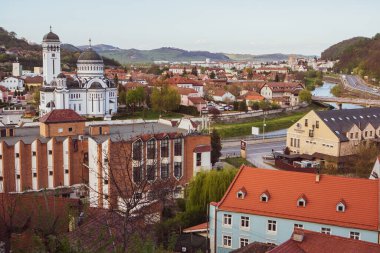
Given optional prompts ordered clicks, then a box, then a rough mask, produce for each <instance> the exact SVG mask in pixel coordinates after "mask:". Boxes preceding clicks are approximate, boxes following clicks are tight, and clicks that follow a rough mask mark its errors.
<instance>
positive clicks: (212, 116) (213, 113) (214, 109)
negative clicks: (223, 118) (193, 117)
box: [208, 107, 220, 121]
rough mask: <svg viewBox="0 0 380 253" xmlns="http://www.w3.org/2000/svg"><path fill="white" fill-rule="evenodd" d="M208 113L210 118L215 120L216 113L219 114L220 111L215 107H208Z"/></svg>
mask: <svg viewBox="0 0 380 253" xmlns="http://www.w3.org/2000/svg"><path fill="white" fill-rule="evenodd" d="M208 113H209V114H211V118H212V119H213V120H214V121H215V120H216V119H217V117H218V115H220V111H219V110H218V109H217V108H215V107H210V108H209V109H208Z"/></svg>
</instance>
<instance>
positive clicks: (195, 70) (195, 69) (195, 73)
mask: <svg viewBox="0 0 380 253" xmlns="http://www.w3.org/2000/svg"><path fill="white" fill-rule="evenodd" d="M191 74H192V75H194V76H198V70H197V67H196V66H194V67H193V68H192V69H191Z"/></svg>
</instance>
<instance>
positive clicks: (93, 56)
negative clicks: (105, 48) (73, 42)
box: [78, 47, 103, 61]
mask: <svg viewBox="0 0 380 253" xmlns="http://www.w3.org/2000/svg"><path fill="white" fill-rule="evenodd" d="M78 61H103V58H102V57H101V56H100V55H99V54H98V53H97V52H95V50H93V49H92V48H91V47H89V48H87V49H86V50H84V51H83V52H82V53H81V54H80V56H79V58H78Z"/></svg>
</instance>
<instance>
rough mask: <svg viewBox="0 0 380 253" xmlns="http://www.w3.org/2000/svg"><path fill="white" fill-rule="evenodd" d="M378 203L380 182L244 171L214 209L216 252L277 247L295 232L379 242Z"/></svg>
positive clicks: (212, 227)
mask: <svg viewBox="0 0 380 253" xmlns="http://www.w3.org/2000/svg"><path fill="white" fill-rule="evenodd" d="M378 200H379V180H370V179H361V178H360V179H359V178H347V177H339V176H330V175H319V174H309V173H299V172H289V171H279V170H267V169H257V168H251V167H247V166H242V168H241V169H240V170H239V172H238V174H237V175H236V176H235V178H234V180H233V182H232V183H231V185H230V187H229V188H228V190H227V192H226V193H225V195H224V197H223V198H222V199H221V200H220V201H219V202H218V203H216V202H212V203H211V204H210V211H209V214H210V217H209V225H210V226H209V229H210V234H209V235H210V246H211V252H218V253H225V252H230V251H232V250H234V249H238V248H241V247H244V246H246V245H248V244H249V243H252V242H262V243H271V244H276V245H278V244H281V243H283V242H285V241H287V240H288V239H289V238H290V237H291V235H292V233H293V231H294V228H302V229H307V230H311V231H315V232H320V233H325V234H329V235H337V236H342V237H346V238H353V239H356V240H362V241H367V242H372V243H379V231H380V230H379V201H378ZM363 207H365V208H363Z"/></svg>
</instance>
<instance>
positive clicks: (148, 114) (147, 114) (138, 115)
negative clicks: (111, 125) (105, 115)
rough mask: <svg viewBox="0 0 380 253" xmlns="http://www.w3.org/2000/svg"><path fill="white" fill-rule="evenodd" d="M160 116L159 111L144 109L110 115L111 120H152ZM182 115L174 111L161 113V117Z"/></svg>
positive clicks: (180, 116)
mask: <svg viewBox="0 0 380 253" xmlns="http://www.w3.org/2000/svg"><path fill="white" fill-rule="evenodd" d="M159 117H160V112H155V111H152V110H145V111H137V112H135V113H133V114H132V113H127V114H119V115H115V116H113V117H112V119H113V120H115V119H145V120H153V119H158V118H159ZM182 117H183V115H182V114H180V113H175V112H166V113H161V118H168V119H173V118H182Z"/></svg>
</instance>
